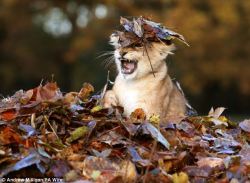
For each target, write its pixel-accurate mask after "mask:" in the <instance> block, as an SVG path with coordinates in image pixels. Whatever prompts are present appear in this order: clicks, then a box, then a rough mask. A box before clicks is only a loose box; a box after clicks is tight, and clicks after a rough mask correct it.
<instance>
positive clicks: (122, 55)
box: [120, 51, 128, 58]
mask: <svg viewBox="0 0 250 183" xmlns="http://www.w3.org/2000/svg"><path fill="white" fill-rule="evenodd" d="M127 53H128V52H126V51H121V52H120V55H121V57H122V58H123V57H124V56H125V55H126V54H127Z"/></svg>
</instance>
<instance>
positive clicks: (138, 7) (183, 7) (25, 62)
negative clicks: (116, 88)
mask: <svg viewBox="0 0 250 183" xmlns="http://www.w3.org/2000/svg"><path fill="white" fill-rule="evenodd" d="M140 15H144V16H147V17H150V18H152V19H153V20H154V21H158V22H161V23H162V24H164V25H165V26H166V27H168V28H170V29H172V30H174V31H176V32H179V33H181V34H183V35H184V36H185V38H186V39H187V41H188V42H189V44H190V45H191V47H186V46H185V45H183V44H179V43H177V45H176V46H177V50H176V51H175V53H176V54H175V55H174V56H170V57H169V58H168V60H167V63H168V65H169V67H170V69H169V70H170V74H171V76H172V78H174V79H176V80H178V81H179V82H180V83H181V85H182V87H183V89H184V91H185V93H186V95H187V98H188V99H189V101H190V103H191V104H192V105H193V106H194V107H195V108H196V109H197V110H198V111H199V112H201V113H206V112H207V111H208V110H209V108H210V107H211V106H224V107H227V108H228V113H230V114H236V115H248V116H249V114H250V113H249V108H250V102H249V101H250V30H249V28H250V25H249V24H250V1H248V0H227V1H224V0H203V1H200V0H192V1H190V0H147V1H144V0H103V1H101V0H82V1H81V0H78V1H76V0H67V1H63V0H53V1H52V0H1V1H0V78H1V85H0V93H1V94H2V95H3V96H6V95H11V94H13V93H14V92H15V91H16V90H18V89H20V88H22V89H29V88H33V87H35V86H37V85H38V84H39V83H40V82H41V80H42V79H44V80H51V77H52V75H54V78H55V80H56V81H57V82H58V83H59V86H61V88H62V90H63V91H74V90H76V91H77V90H79V89H80V88H81V85H82V83H83V82H90V83H92V84H93V85H94V86H95V88H96V91H97V92H98V91H100V90H101V88H102V87H103V85H104V84H105V81H106V76H107V71H108V68H105V67H104V64H103V60H105V58H107V56H106V57H98V56H99V55H101V54H102V53H105V52H107V51H112V47H111V46H109V45H108V38H109V35H110V34H111V33H112V31H114V30H116V29H117V28H118V25H119V18H120V16H125V17H131V16H140ZM113 73H115V72H113ZM114 76H115V74H113V77H112V78H113V79H114Z"/></svg>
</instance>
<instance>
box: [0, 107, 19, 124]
mask: <svg viewBox="0 0 250 183" xmlns="http://www.w3.org/2000/svg"><path fill="white" fill-rule="evenodd" d="M16 117H17V114H16V111H15V110H13V109H11V110H7V111H4V112H2V113H1V114H0V119H2V120H4V121H11V120H13V119H15V118H16Z"/></svg>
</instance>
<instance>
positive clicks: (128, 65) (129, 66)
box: [121, 59, 137, 74]
mask: <svg viewBox="0 0 250 183" xmlns="http://www.w3.org/2000/svg"><path fill="white" fill-rule="evenodd" d="M121 67H122V73H123V74H132V73H133V72H134V71H135V70H136V68H137V61H135V60H128V59H121Z"/></svg>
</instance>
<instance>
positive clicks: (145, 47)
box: [143, 43, 155, 77]
mask: <svg viewBox="0 0 250 183" xmlns="http://www.w3.org/2000/svg"><path fill="white" fill-rule="evenodd" d="M143 47H144V49H145V51H146V54H147V57H148V61H149V64H150V67H151V70H152V72H153V76H154V77H155V72H154V68H153V65H152V63H151V60H150V57H149V55H148V50H147V46H146V45H145V43H144V44H143Z"/></svg>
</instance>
